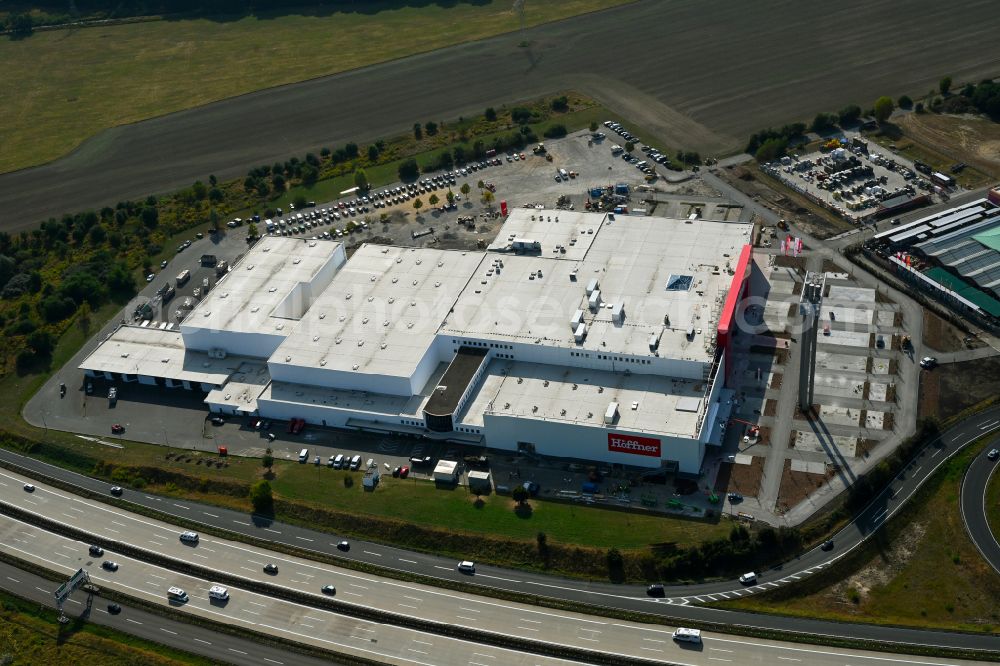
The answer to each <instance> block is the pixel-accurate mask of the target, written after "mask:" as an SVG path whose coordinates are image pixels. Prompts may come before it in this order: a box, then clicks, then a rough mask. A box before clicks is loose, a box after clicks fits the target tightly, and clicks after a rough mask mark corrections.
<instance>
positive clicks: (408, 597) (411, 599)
mask: <svg viewBox="0 0 1000 666" xmlns="http://www.w3.org/2000/svg"><path fill="white" fill-rule="evenodd" d="M403 598H404V599H409V600H410V601H423V599H421V598H419V597H410V596H407V595H405V594H404V595H403Z"/></svg>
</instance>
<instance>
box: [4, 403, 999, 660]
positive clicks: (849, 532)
mask: <svg viewBox="0 0 1000 666" xmlns="http://www.w3.org/2000/svg"><path fill="white" fill-rule="evenodd" d="M996 429H1000V407H998V408H993V409H991V410H988V411H986V412H983V413H981V414H979V415H977V416H974V417H971V418H969V419H967V420H966V421H964V422H963V423H961V424H960V425H958V426H955V427H953V428H951V429H949V430H948V431H947V432H945V433H944V434H943V435H942V437H941V438H940V439H939V440H937V441H935V442H934V443H932V444H930V445H928V446H927V447H926V448H925V449H924V450H923V451H922V453H921V454H920V455H918V456H917V457H916V459H915V460H914V461H913V462H912V464H911V465H910V466H909V467H908V468H907V469H906V470H904V471H903V472H902V473H901V474H900V475H899V477H897V479H896V480H895V481H894V482H893V483H892V484H890V488H889V489H887V490H886V491H885V492H883V493H882V494H881V495H880V496H879V497H878V498H876V500H875V501H874V502H873V503H872V504H871V505H870V506H869V507H868V508H867V509H865V510H864V511H863V512H861V514H860V515H859V516H858V517H857V519H856V520H855V521H854V522H853V523H851V525H849V526H848V527H846V528H845V529H844V530H843V531H841V532H840V533H838V534H837V535H836V536H835V537H834V542H835V548H834V550H833V551H832V552H830V553H827V552H824V551H822V550H819V549H818V548H817V549H814V550H812V551H810V552H808V553H806V554H804V555H802V556H801V557H799V558H797V559H796V560H794V561H792V562H788V563H786V564H785V565H783V566H780V567H777V568H775V569H773V570H769V571H766V572H760V574H759V581H758V585H755V586H752V587H749V588H743V587H741V586H740V585H739V584H738V583H735V582H734V581H720V582H713V583H706V584H702V585H691V586H677V587H669V588H667V595H668V598H667V599H664V600H652V599H649V598H647V597H646V596H645V594H644V589H643V588H642V587H640V586H618V585H613V584H610V583H599V582H581V581H575V580H566V579H559V578H554V577H549V576H544V575H540V574H533V573H529V572H522V571H511V570H505V569H501V568H497V567H488V566H479V567H478V570H477V573H476V575H475V576H474V577H468V576H464V575H463V574H459V573H458V572H457V571H456V570H455V562H454V561H452V560H448V559H442V558H439V557H436V556H432V555H426V554H421V553H412V552H409V551H405V550H401V549H397V548H392V547H389V546H383V545H377V544H368V543H361V542H354V543H353V544H352V548H351V551H350V553H349V556H350V557H352V558H356V559H358V560H363V561H367V562H371V563H375V564H378V565H380V566H383V567H387V568H390V569H399V570H406V571H412V572H416V573H421V574H424V575H431V576H435V577H438V578H447V579H453V580H465V581H466V582H470V583H473V584H476V585H483V586H487V587H495V588H503V589H509V590H516V591H520V592H526V593H530V594H535V595H544V596H549V597H558V598H565V599H571V600H574V601H581V602H586V603H590V604H594V605H600V606H610V607H615V608H622V609H628V610H638V611H643V612H650V613H657V614H661V615H665V616H669V617H677V618H692V619H700V620H704V621H708V622H719V621H722V622H727V623H729V624H733V625H748V626H755V627H766V628H775V629H782V630H788V631H799V632H808V633H816V634H827V635H834V636H847V637H856V638H864V639H871V640H879V641H884V642H901V643H910V644H922V645H926V644H932V645H945V646H949V645H950V646H955V647H970V648H978V649H986V650H997V651H998V652H1000V637H997V636H985V635H965V634H954V633H950V632H936V631H920V630H911V629H902V628H895V627H878V626H869V625H847V624H840V623H831V622H824V621H819V620H809V619H802V618H785V617H772V616H761V615H755V614H748V613H737V612H730V611H720V610H716V609H710V608H702V607H699V606H696V605H693V604H697V603H702V602H707V601H719V600H723V599H729V598H733V597H735V596H742V595H744V594H750V593H754V592H759V591H763V590H767V589H770V588H773V587H776V586H779V585H782V584H785V583H788V582H792V581H795V580H799V579H801V578H802V577H803V576H807V575H809V574H810V573H812V572H815V571H816V570H817V569H819V568H822V567H824V566H828V565H829V564H830V563H831V562H832V561H834V560H835V559H836V558H838V557H842V556H843V555H845V554H846V553H847V552H848V551H849V550H850V549H852V548H854V547H856V546H857V544H858V543H860V541H861V540H862V539H863V538H865V537H866V536H868V535H870V534H872V533H874V532H875V531H877V529H878V528H879V527H881V526H882V524H884V522H885V521H886V520H888V519H889V518H891V517H892V515H893V514H895V513H896V512H897V511H898V510H899V509H900V508H901V507H902V506H903V504H904V503H905V502H906V501H907V500H908V499H909V498H910V497H912V495H913V494H914V493H915V492H916V491H917V489H918V487H919V485H920V484H921V483H922V482H923V481H924V480H926V479H927V478H928V476H930V474H932V473H933V471H934V470H935V469H936V468H937V467H939V466H940V465H941V464H942V463H943V462H945V461H946V460H947V459H948V457H949V456H951V455H953V454H954V453H956V452H957V451H958V450H960V448H961V447H962V446H964V445H965V444H967V443H969V442H970V441H973V440H975V439H977V438H979V437H981V436H982V435H983V434H986V433H988V432H991V431H993V430H996ZM0 458H3V459H7V460H11V461H13V462H17V463H18V464H23V465H24V466H26V467H29V468H31V469H36V470H39V471H40V472H42V473H44V474H49V475H53V476H57V477H59V478H61V479H63V480H65V481H67V482H70V483H74V484H77V485H79V486H83V487H87V488H89V489H91V490H94V491H97V492H106V491H107V485H106V484H105V483H103V482H99V481H96V480H93V479H89V478H87V477H83V476H80V475H76V474H73V473H71V472H67V471H65V470H62V469H59V468H54V467H52V466H50V465H46V464H44V463H39V462H37V461H32V460H30V459H26V458H23V457H21V456H18V455H16V454H13V453H11V452H8V451H0ZM3 475H4V477H6V478H3V477H0V480H2V481H3V483H6V484H7V485H6V486H0V497H3V498H4V499H5V500H7V501H11V502H14V503H17V504H18V505H19V506H22V507H23V508H26V509H28V510H31V511H36V512H39V513H41V512H46V513H48V514H49V515H52V516H53V517H54V518H55V519H56V520H64V521H65V520H67V519H71V520H72V521H73V524H74V525H78V526H79V525H83V526H86V528H87V529H91V530H99V531H100V533H102V534H105V535H106V536H108V537H110V538H113V539H120V540H128V541H132V542H136V545H139V546H140V547H145V548H151V547H152V548H154V549H155V550H157V551H160V552H164V553H168V554H169V553H173V554H175V555H176V553H177V552H178V549H179V548H181V549H186V548H187V547H183V546H180V544H179V542H177V540H176V538H175V537H176V534H177V532H178V531H179V530H178V528H175V527H171V526H162V525H161V526H158V527H155V528H151V527H149V526H150V525H154V524H157V521H151V520H150V519H147V518H144V517H141V516H132V515H130V514H127V513H126V512H122V511H119V510H117V509H112V508H109V507H107V506H106V505H103V504H101V503H97V502H91V501H89V500H83V499H80V498H76V497H72V498H70V501H72V505H73V506H75V507H76V508H77V509H78V510H80V511H83V512H93V515H91V516H90V518H89V519H84V516H81V515H76V514H75V513H66V511H68V509H67V508H66V507H65V506H63V504H65V503H66V502H67V500H66V499H62V500H61V503H60V502H50V501H48V500H49V499H50V498H48V497H47V493H48V492H49V491H43V490H42V486H41V484H36V485H38V486H39V491H37V492H36V493H35V494H34V495H31V496H29V495H28V494H27V493H24V491H23V490H21V488H20V485H21V484H20V482H19V481H18V480H17V479H19V478H20V477H19V476H18V475H15V474H10V473H7V472H4V473H3ZM55 493H56V494H55V495H53V497H55V496H56V495H58V496H62V497H63V498H68V497H69V496H68V495H67V494H66V493H63V492H62V491H55ZM126 499H128V500H129V501H132V502H136V503H139V504H143V505H146V506H150V507H153V508H155V509H157V510H159V511H163V512H165V513H168V514H174V515H183V516H184V517H185V518H186V519H189V520H195V521H199V522H202V523H205V524H212V525H215V526H217V527H220V528H223V529H226V530H232V531H236V532H241V533H244V534H251V535H254V536H256V537H258V538H262V539H267V540H271V541H280V542H283V543H287V544H290V545H294V546H297V547H299V548H305V549H309V550H314V551H321V552H325V553H329V554H337V553H338V551H337V549H336V546H335V544H336V542H337V540H338V539H337V538H336V537H332V536H331V535H329V534H325V533H321V532H315V531H312V530H307V529H303V528H299V527H295V526H291V525H285V524H281V523H273V522H269V521H266V520H260V519H256V518H255V519H252V520H251V519H250V518H249V517H248V516H247V515H245V514H241V513H238V512H231V511H227V510H225V509H219V508H216V507H210V506H206V505H200V504H197V503H193V502H187V501H184V500H175V499H173V498H170V499H168V498H162V497H156V496H154V495H149V494H145V493H141V492H133V491H128V492H127V493H126ZM109 514H113V515H115V516H117V518H116V520H117V521H118V522H121V523H124V524H127V525H129V527H128V529H127V531H123V529H124V528H121V526H116V525H114V523H112V522H110V521H107V520H106V516H107V515H109ZM129 521H132V522H129ZM133 524H134V525H140V526H143V527H141V528H139V527H135V528H133V527H132V526H133ZM151 529H152V530H153V532H149V530H151ZM123 535H125V537H126V538H124V539H123ZM164 536H166V537H167V538H163V537H164ZM208 539H211V543H212V545H208V546H205V547H204V550H205V552H197V550H192V549H187V550H186V552H188V553H191V555H192V557H194V556H195V555H197V556H199V557H201V558H203V559H204V561H202V560H198V559H192V560H191V561H195V562H197V563H200V564H202V565H208V564H211V565H212V566H216V564H217V563H227V564H229V566H235V567H237V569H236V570H234V573H236V574H237V575H243V576H247V577H254V576H256V577H258V578H260V579H263V575H262V573H261V572H260V571H259V570H255V568H256V567H260V566H261V564H259V563H261V562H264V561H269V560H275V559H277V560H282V561H288V562H295V563H296V566H303V567H309V568H320V569H324V570H329V571H331V572H334V571H336V573H331V574H330V575H335V576H336V577H338V579H339V578H345V579H351V580H356V581H357V580H358V579H364V580H361V581H360V582H358V584H360V585H367V586H368V587H369V588H370V589H369V590H367V591H363V592H362V591H360V590H354V591H355V593H357V594H362V595H365V596H362V597H361V598H359V599H358V600H356V601H358V602H359V603H379V604H394V605H395V608H394V610H395V612H399V613H407V612H410V613H418V614H419V615H420V616H421V617H429V616H428V615H427V613H428V612H429V611H430V610H434V611H436V612H439V613H441V615H438V616H435V619H439V620H442V621H450V622H454V623H458V622H462V621H469V620H468V619H467V618H468V617H469V616H467V615H466V616H462V617H459V615H460V614H461V612H462V611H461V609H460V607H458V606H456V605H455V604H450V603H443V604H442V603H441V600H442V599H446V598H449V597H452V598H453V597H458V596H461V597H462V599H463V600H465V599H470V600H478V601H477V602H476V603H489V604H490V607H491V609H492V610H491V611H490V616H491V618H490V619H491V622H501V623H506V624H501V625H495V626H503V627H507V628H508V629H509V628H510V627H511V625H513V626H514V627H515V629H516V627H517V626H523V625H517V624H516V622H517V620H519V619H520V618H521V617H522V614H523V613H524V612H528V611H526V610H525V609H532V611H531V612H537V611H536V610H534V609H533V608H532V607H530V606H522V605H519V604H511V603H509V602H496V601H493V600H485V599H483V598H480V597H476V596H474V595H461V594H460V593H453V592H443V591H441V590H438V589H437V588H433V587H428V586H412V585H409V584H405V585H404V584H402V583H400V582H399V581H396V580H392V579H387V578H381V577H377V576H368V575H366V574H364V575H362V574H358V573H356V572H353V571H349V570H335V569H334V568H331V567H328V566H327V565H318V564H316V563H311V562H307V561H301V560H298V559H297V558H289V557H287V556H284V555H278V554H271V553H267V552H266V551H263V550H262V549H257V548H252V547H249V546H245V545H243V544H231V543H228V542H226V541H225V540H221V539H215V538H211V537H208V538H206V541H207V540H208ZM153 544H155V546H153ZM199 548H203V546H199ZM208 548H211V549H213V550H219V549H222V548H226V549H228V550H231V551H232V557H231V558H228V556H227V559H225V560H219V559H216V558H218V557H220V556H219V555H218V554H217V553H213V552H211V551H208V550H207V549H208ZM180 552H185V551H183V550H182V551H180ZM206 553H208V554H207V555H206ZM241 558H242V560H245V561H240V562H238V563H237V560H240V559H241ZM251 558H253V559H251ZM297 580H298V579H297ZM366 581H367V582H366ZM372 581H377V583H372ZM280 583H281V584H288V585H296V584H298V583H293V582H292V579H291V577H289V579H288V580H287V581H286V580H285V579H284V578H283V577H282V579H281V580H280ZM376 585H377V586H378V587H380V588H383V589H380V590H374V589H371V588H373V587H375V586H376ZM400 586H408V587H411V588H412V589H419V593H418V594H415V595H412V596H417V597H418V598H420V599H421V600H422V602H421V606H418V608H419V610H413V609H406V608H405V607H402V605H401V600H400V599H399V598H398V595H397V594H395V592H394V590H396V589H398V588H399V587H400ZM425 597H426V599H429V600H430V599H433V601H428V602H427V603H426V605H425V604H424V603H423V600H424V599H425ZM402 603H406V602H405V601H403V602H402ZM431 606H433V608H431ZM501 608H503V609H504V610H503V611H502V612H501V611H500V610H499V609H501ZM463 617H464V618H466V619H464V620H463V619H462V618H463ZM563 622H565V623H567V625H566V626H569V624H571V623H570V621H569V620H564V621H563ZM584 624H586V623H584ZM562 630H563V629H562V628H560V631H562ZM553 631H554V630H553ZM517 633H518V635H523V636H525V637H530V635H528V634H527V633H526V632H525V630H523V629H522V630H518V631H517ZM548 635H549V634H548V633H547V634H546V636H548Z"/></svg>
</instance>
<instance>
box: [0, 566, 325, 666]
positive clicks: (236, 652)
mask: <svg viewBox="0 0 1000 666" xmlns="http://www.w3.org/2000/svg"><path fill="white" fill-rule="evenodd" d="M56 587H58V585H57V584H55V583H53V582H52V581H51V580H48V579H47V578H42V577H41V576H38V575H35V574H33V573H29V572H27V571H24V570H22V569H18V568H16V567H14V566H11V565H10V564H7V563H6V562H0V588H3V589H5V590H7V591H9V592H12V593H14V594H16V595H17V596H19V597H21V598H23V599H28V600H29V601H35V602H38V603H39V604H42V605H43V606H47V607H49V608H55V607H56V605H55V599H54V597H53V592H54V591H55V589H56ZM87 601H88V600H87V594H86V593H85V592H82V591H77V592H76V593H74V594H73V596H71V597H70V599H69V601H68V602H67V603H66V609H65V611H66V615H67V616H69V617H70V618H77V617H82V618H84V619H86V620H87V621H88V622H93V623H95V624H100V625H103V626H107V627H111V628H113V629H117V630H118V631H121V632H124V633H127V634H131V635H133V636H138V637H139V638H145V639H146V640H149V641H153V642H155V643H160V644H163V645H170V646H172V647H176V648H179V649H181V650H186V651H187V652H191V653H193V654H197V655H201V656H203V657H207V658H209V659H212V660H214V661H216V662H219V663H229V664H238V665H239V666H243V665H244V664H248V665H249V664H253V665H260V666H326V665H328V664H329V663H330V661H329V660H328V659H316V658H313V657H307V656H304V655H301V654H296V653H294V652H290V651H288V650H283V649H279V648H275V647H271V646H269V645H264V644H261V643H259V642H257V641H251V640H248V639H245V638H239V637H236V636H231V635H229V634H223V633H218V632H214V631H211V630H209V629H204V628H202V627H197V626H194V625H191V624H188V623H186V622H180V621H178V620H174V619H171V618H168V617H163V616H162V615H156V614H153V613H150V612H149V611H146V610H142V609H139V608H133V607H131V606H128V605H127V604H120V605H121V606H122V612H121V613H120V614H118V615H112V614H110V613H108V611H107V607H108V605H107V602H106V601H105V600H103V599H101V598H100V596H94V597H92V598H91V599H90V601H91V606H90V608H89V609H88V607H87ZM14 657H15V663H17V662H18V661H19V659H18V654H17V652H16V650H15V651H14ZM26 663H27V662H26Z"/></svg>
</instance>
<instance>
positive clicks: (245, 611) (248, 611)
mask: <svg viewBox="0 0 1000 666" xmlns="http://www.w3.org/2000/svg"><path fill="white" fill-rule="evenodd" d="M240 610H241V611H243V612H244V613H250V614H251V615H260V613H258V612H257V611H252V610H250V609H249V608H241V609H240Z"/></svg>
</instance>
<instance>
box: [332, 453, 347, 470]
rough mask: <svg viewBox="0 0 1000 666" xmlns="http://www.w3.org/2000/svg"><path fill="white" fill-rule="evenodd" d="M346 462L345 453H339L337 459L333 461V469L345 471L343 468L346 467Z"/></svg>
mask: <svg viewBox="0 0 1000 666" xmlns="http://www.w3.org/2000/svg"><path fill="white" fill-rule="evenodd" d="M344 460H345V459H344V454H343V453H338V454H337V457H336V458H334V459H333V468H334V469H343V467H344Z"/></svg>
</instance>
